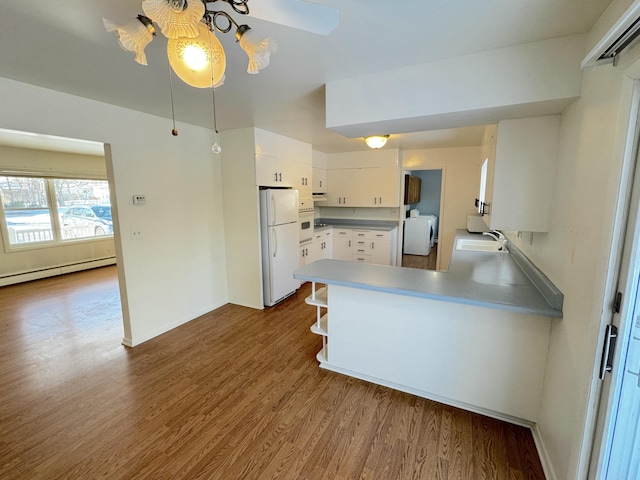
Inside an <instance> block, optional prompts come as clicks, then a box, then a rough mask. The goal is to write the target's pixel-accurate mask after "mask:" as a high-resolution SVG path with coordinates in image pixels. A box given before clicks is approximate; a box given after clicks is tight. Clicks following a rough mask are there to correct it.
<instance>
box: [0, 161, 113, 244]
mask: <svg viewBox="0 0 640 480" xmlns="http://www.w3.org/2000/svg"><path fill="white" fill-rule="evenodd" d="M0 176H3V177H15V178H37V179H42V180H43V181H44V188H45V196H46V199H47V202H48V206H47V208H48V210H49V217H50V221H51V232H52V237H53V238H52V239H51V240H42V241H37V242H27V243H15V244H12V243H11V242H10V240H9V228H8V225H7V216H6V212H7V209H5V207H4V202H2V201H0V232H1V233H2V244H3V247H4V252H5V253H13V252H23V251H27V250H37V249H42V248H52V247H57V246H63V245H72V244H77V243H86V242H96V241H104V240H106V239H113V236H114V234H113V228H112V229H111V233H106V234H105V235H99V236H95V235H91V236H86V237H76V238H67V239H65V238H63V235H62V222H61V219H60V210H59V207H58V201H57V199H58V196H57V193H56V185H55V182H56V180H87V181H99V182H108V181H107V179H105V178H95V177H94V178H92V177H87V176H75V175H64V176H59V175H55V176H46V175H42V174H37V173H34V174H32V173H26V172H3V171H1V170H0ZM109 204H110V205H111V192H109ZM10 210H11V209H10Z"/></svg>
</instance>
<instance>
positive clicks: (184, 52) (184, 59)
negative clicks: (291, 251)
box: [167, 22, 227, 88]
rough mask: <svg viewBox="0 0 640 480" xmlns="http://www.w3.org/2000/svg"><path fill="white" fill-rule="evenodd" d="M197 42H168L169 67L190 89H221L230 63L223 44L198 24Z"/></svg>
mask: <svg viewBox="0 0 640 480" xmlns="http://www.w3.org/2000/svg"><path fill="white" fill-rule="evenodd" d="M198 29H199V35H198V36H197V37H195V38H187V37H180V38H171V39H169V41H168V42H167V56H168V57H169V64H170V65H171V68H172V69H173V71H174V72H176V75H178V76H179V77H180V79H182V81H183V82H185V83H186V84H188V85H191V86H192V87H198V88H209V87H213V86H216V87H217V86H219V85H221V84H222V82H223V79H224V71H225V68H226V66H227V59H226V57H225V54H224V49H223V48H222V44H221V43H220V40H218V39H217V37H216V36H215V35H214V34H213V33H212V32H211V30H209V28H208V27H207V25H205V24H204V23H202V22H198Z"/></svg>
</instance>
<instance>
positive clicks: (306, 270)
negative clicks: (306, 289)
mask: <svg viewBox="0 0 640 480" xmlns="http://www.w3.org/2000/svg"><path fill="white" fill-rule="evenodd" d="M469 235H472V236H473V235H474V234H467V233H466V232H465V233H462V232H460V233H459V236H458V237H461V236H469ZM478 236H479V235H478V234H475V237H478ZM458 237H457V238H458ZM483 238H485V239H486V237H483ZM520 255H521V254H520ZM525 260H526V259H525ZM531 268H533V269H534V270H535V267H534V266H531V265H529V266H525V267H524V268H523V265H522V262H521V261H520V260H519V257H518V253H517V252H515V251H514V252H513V253H491V252H475V251H474V252H471V251H462V250H455V249H454V250H453V254H452V256H451V263H450V266H449V271H447V272H436V271H431V270H419V269H414V268H403V267H390V266H385V265H371V264H363V263H355V262H348V261H341V260H318V261H316V262H313V263H312V264H310V265H307V266H305V267H303V268H300V269H298V270H296V272H295V273H294V277H295V278H297V279H300V280H306V281H314V282H319V283H326V284H331V285H342V286H346V287H354V288H363V289H367V290H376V291H382V292H387V293H394V294H398V295H408V296H414V297H423V298H429V299H433V300H442V301H447V302H456V303H464V304H469V305H477V306H482V307H490V308H500V309H506V310H512V311H516V312H521V313H529V314H534V315H541V316H545V317H554V318H561V317H562V299H561V298H560V301H559V303H557V302H554V299H553V297H552V298H551V299H550V297H549V295H548V294H547V292H545V288H546V287H545V286H544V285H543V286H540V282H539V281H538V280H536V278H535V275H536V272H533V274H532V272H531ZM540 275H542V274H541V273H540ZM542 277H543V279H544V280H547V279H546V277H544V276H542ZM547 282H548V280H547ZM549 284H550V285H551V287H552V291H553V292H554V293H558V294H559V295H560V297H561V296H562V294H561V293H560V292H559V291H557V289H555V287H553V284H551V283H550V282H549ZM554 289H555V290H554ZM554 303H555V304H554ZM552 305H553V306H552Z"/></svg>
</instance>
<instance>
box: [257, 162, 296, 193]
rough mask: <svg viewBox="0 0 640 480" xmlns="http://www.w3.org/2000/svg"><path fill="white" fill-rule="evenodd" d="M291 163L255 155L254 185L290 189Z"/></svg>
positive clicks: (291, 179)
mask: <svg viewBox="0 0 640 480" xmlns="http://www.w3.org/2000/svg"><path fill="white" fill-rule="evenodd" d="M293 167H294V165H293V162H290V161H288V160H284V159H282V158H277V157H270V156H268V155H261V154H256V185H258V186H265V187H292V186H293V183H292V182H293V178H294V175H293V170H294V168H293Z"/></svg>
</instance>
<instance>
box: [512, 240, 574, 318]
mask: <svg viewBox="0 0 640 480" xmlns="http://www.w3.org/2000/svg"><path fill="white" fill-rule="evenodd" d="M508 248H509V252H510V254H511V255H512V257H513V259H514V260H515V262H516V263H517V264H518V266H519V267H520V268H521V269H522V271H523V272H524V274H525V275H526V276H527V277H529V280H531V283H533V284H534V285H535V287H536V288H537V289H538V291H539V292H540V294H541V295H542V296H543V297H544V299H545V300H546V301H547V303H549V305H550V306H551V308H553V309H555V310H559V311H560V312H562V306H563V304H564V295H563V293H562V292H561V291H560V290H559V289H558V287H556V286H555V285H554V284H553V282H552V281H551V280H549V278H547V276H546V275H545V274H544V273H542V271H541V270H540V269H539V268H538V267H536V266H535V265H534V264H533V262H532V261H531V260H529V259H528V258H527V257H526V256H525V255H524V254H523V253H522V252H521V251H520V250H518V248H517V247H516V246H515V245H513V244H512V243H510V244H509V246H508Z"/></svg>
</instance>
